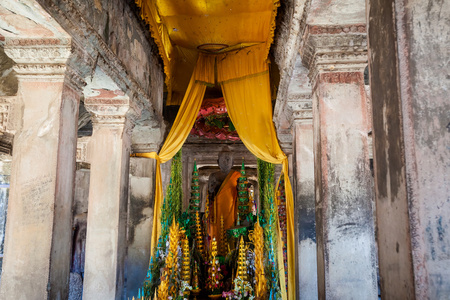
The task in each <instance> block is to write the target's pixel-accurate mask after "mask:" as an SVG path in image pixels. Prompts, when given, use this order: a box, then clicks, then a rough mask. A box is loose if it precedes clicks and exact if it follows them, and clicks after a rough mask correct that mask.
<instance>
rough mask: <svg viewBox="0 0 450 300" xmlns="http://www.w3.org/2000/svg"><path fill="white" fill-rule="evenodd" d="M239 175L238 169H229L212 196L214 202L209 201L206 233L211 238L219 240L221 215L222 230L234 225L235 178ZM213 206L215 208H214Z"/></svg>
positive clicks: (235, 206) (235, 207) (235, 208)
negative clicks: (208, 220) (214, 195)
mask: <svg viewBox="0 0 450 300" xmlns="http://www.w3.org/2000/svg"><path fill="white" fill-rule="evenodd" d="M239 176H241V173H239V172H238V171H233V170H232V171H231V172H230V173H228V176H227V177H226V178H225V180H224V181H223V183H222V185H221V186H220V189H219V191H218V192H217V195H216V197H214V202H213V203H211V207H210V209H209V215H210V216H209V219H210V222H209V227H208V234H209V236H210V237H211V239H212V238H214V237H215V238H216V240H219V237H220V218H221V216H223V224H224V230H227V229H229V228H231V227H233V226H234V223H235V221H236V212H237V205H236V199H237V189H236V186H237V180H238V179H239ZM214 207H215V208H214Z"/></svg>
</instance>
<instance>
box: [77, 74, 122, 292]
mask: <svg viewBox="0 0 450 300" xmlns="http://www.w3.org/2000/svg"><path fill="white" fill-rule="evenodd" d="M95 81H96V83H102V80H100V79H99V80H95ZM88 87H89V85H88ZM129 102H130V101H129V98H128V96H126V95H124V94H123V93H122V92H121V91H120V90H115V89H109V90H105V89H103V90H102V89H90V91H88V92H86V91H85V102H84V103H85V106H86V109H87V110H88V111H90V112H91V113H92V121H93V127H94V130H93V134H92V137H91V140H90V145H89V146H90V147H89V148H90V155H89V157H90V160H91V174H90V184H89V186H90V187H89V204H88V220H87V225H88V227H87V237H86V260H85V280H84V287H83V299H88V300H89V299H122V297H123V295H122V293H123V286H124V258H125V252H126V242H127V241H126V220H127V203H128V201H127V199H128V173H129V162H130V158H129V156H130V138H131V125H130V121H129V119H128V117H127V112H128V110H129V107H130V105H129Z"/></svg>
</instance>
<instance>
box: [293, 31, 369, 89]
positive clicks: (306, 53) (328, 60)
mask: <svg viewBox="0 0 450 300" xmlns="http://www.w3.org/2000/svg"><path fill="white" fill-rule="evenodd" d="M300 54H301V56H302V62H303V64H304V65H305V66H306V67H307V68H308V69H309V77H310V79H311V82H312V86H313V87H314V84H315V82H316V80H317V75H318V74H319V73H323V72H327V73H335V72H349V73H352V72H362V71H363V70H364V68H365V67H366V66H367V34H366V26H365V24H353V25H334V26H318V25H308V26H306V28H305V31H304V34H303V41H302V45H301V47H300ZM358 76H359V75H358ZM358 76H356V77H355V75H351V74H348V75H342V76H341V75H326V76H325V77H323V79H324V80H331V81H332V82H335V83H337V82H341V81H342V80H343V82H344V83H346V82H347V81H352V80H359V78H357V77H358ZM321 79H322V78H321Z"/></svg>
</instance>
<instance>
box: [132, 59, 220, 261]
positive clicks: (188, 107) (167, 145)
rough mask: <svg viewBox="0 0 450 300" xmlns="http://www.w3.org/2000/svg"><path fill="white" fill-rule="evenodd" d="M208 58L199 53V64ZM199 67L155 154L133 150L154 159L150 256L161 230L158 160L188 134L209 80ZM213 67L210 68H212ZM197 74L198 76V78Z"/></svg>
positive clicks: (174, 149)
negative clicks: (154, 175)
mask: <svg viewBox="0 0 450 300" xmlns="http://www.w3.org/2000/svg"><path fill="white" fill-rule="evenodd" d="M210 61H211V58H210V57H207V56H204V55H200V56H199V63H198V65H199V66H204V65H205V64H208V62H210ZM201 70H202V69H201V68H200V69H199V70H197V69H195V70H194V73H193V74H192V76H191V81H190V82H189V86H188V89H187V91H186V95H185V96H184V99H183V102H182V104H181V106H180V110H179V111H178V114H177V117H176V118H175V122H174V123H173V125H172V128H171V130H170V132H169V135H168V136H167V138H166V140H165V141H164V145H163V146H162V148H161V150H160V151H159V154H157V153H156V152H151V153H136V154H133V156H138V157H148V158H154V159H156V161H157V163H156V179H155V206H154V209H155V210H154V215H153V229H152V246H151V255H152V256H153V253H154V250H155V246H156V245H157V244H158V238H159V236H160V233H161V209H160V208H161V205H162V202H163V199H164V194H163V187H162V179H161V166H160V165H161V164H162V163H165V162H167V161H168V160H170V159H171V158H172V157H173V156H174V155H175V154H176V153H177V152H178V151H179V150H180V149H181V147H182V146H183V144H184V141H185V140H186V138H187V137H188V135H189V132H190V131H191V129H192V126H193V125H194V122H195V119H196V117H197V113H198V111H199V110H200V106H201V104H202V100H203V97H204V95H205V90H206V85H207V84H211V82H208V81H209V80H211V76H210V77H208V76H207V75H205V74H204V73H203V72H202V71H201ZM213 70H214V69H213ZM212 74H213V75H212V79H213V82H214V72H213V73H212ZM197 78H200V79H202V80H201V81H199V80H197Z"/></svg>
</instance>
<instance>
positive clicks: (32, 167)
mask: <svg viewBox="0 0 450 300" xmlns="http://www.w3.org/2000/svg"><path fill="white" fill-rule="evenodd" d="M70 43H71V42H70V39H69V38H66V39H60V38H58V39H57V38H48V39H46V38H41V39H7V40H6V41H5V47H4V50H5V53H6V54H7V55H8V56H9V57H10V58H11V59H12V60H13V61H14V62H15V63H16V64H15V66H14V70H15V72H16V74H17V78H18V94H17V98H16V99H15V101H16V103H15V108H16V109H17V108H20V112H17V111H16V113H15V115H14V117H15V118H18V120H19V121H18V122H17V123H16V124H15V128H14V130H15V132H16V133H15V137H14V155H13V160H12V170H11V179H12V180H11V189H10V201H9V204H10V205H9V207H8V217H7V227H6V243H5V259H4V263H3V274H2V282H1V288H0V298H2V299H36V298H39V299H47V298H51V299H64V298H67V296H68V282H69V267H70V252H71V247H70V245H71V228H72V226H71V225H72V224H71V219H72V216H71V211H72V198H73V183H74V182H73V180H74V172H75V149H76V131H77V127H76V123H77V116H78V103H79V98H80V85H82V80H81V79H80V78H78V77H77V75H76V73H74V72H73V71H71V70H66V61H67V59H68V57H69V55H70V53H71V47H70Z"/></svg>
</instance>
